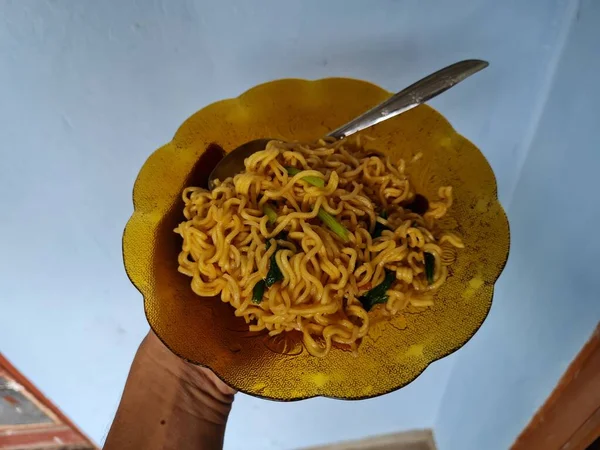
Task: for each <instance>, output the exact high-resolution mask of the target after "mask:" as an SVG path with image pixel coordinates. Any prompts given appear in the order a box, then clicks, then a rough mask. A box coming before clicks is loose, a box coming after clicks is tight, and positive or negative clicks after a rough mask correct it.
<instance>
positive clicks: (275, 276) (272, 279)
mask: <svg viewBox="0 0 600 450" xmlns="http://www.w3.org/2000/svg"><path fill="white" fill-rule="evenodd" d="M276 245H277V244H276ZM270 247H271V241H270V240H269V241H267V250H269V248H270ZM276 254H277V249H275V251H274V252H273V254H272V255H271V259H270V260H269V272H268V273H267V278H265V285H266V286H267V287H268V288H270V287H271V286H273V285H274V284H275V283H277V282H278V281H281V280H283V274H282V273H281V269H280V268H279V266H278V265H277V257H276V256H275V255H276Z"/></svg>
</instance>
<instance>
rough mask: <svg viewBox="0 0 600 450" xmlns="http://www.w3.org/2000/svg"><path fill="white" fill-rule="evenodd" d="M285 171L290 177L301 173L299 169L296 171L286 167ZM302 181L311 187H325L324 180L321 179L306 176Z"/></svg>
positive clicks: (293, 168)
mask: <svg viewBox="0 0 600 450" xmlns="http://www.w3.org/2000/svg"><path fill="white" fill-rule="evenodd" d="M285 170H287V173H288V174H289V175H291V176H294V175H298V174H299V173H300V172H302V171H301V170H300V169H297V168H295V167H286V168H285ZM302 179H303V180H304V181H306V182H307V183H308V184H312V185H313V186H317V187H320V188H322V187H325V180H324V179H323V178H319V177H313V176H308V177H302Z"/></svg>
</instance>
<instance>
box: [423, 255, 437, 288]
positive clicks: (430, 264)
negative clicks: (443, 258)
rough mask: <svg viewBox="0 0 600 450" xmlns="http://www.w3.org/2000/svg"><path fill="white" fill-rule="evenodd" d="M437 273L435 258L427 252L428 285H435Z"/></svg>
mask: <svg viewBox="0 0 600 450" xmlns="http://www.w3.org/2000/svg"><path fill="white" fill-rule="evenodd" d="M434 273H435V256H433V255H432V254H431V253H427V252H425V275H426V276H427V284H433V274H434Z"/></svg>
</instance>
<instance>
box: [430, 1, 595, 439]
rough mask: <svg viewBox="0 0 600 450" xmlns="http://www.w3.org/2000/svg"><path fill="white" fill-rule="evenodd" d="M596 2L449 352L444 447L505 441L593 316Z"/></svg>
mask: <svg viewBox="0 0 600 450" xmlns="http://www.w3.org/2000/svg"><path fill="white" fill-rule="evenodd" d="M598 24H600V3H599V2H597V1H594V0H583V1H582V2H581V4H580V5H579V8H578V10H577V11H576V14H575V17H574V21H573V24H572V27H571V32H570V34H569V36H568V39H567V42H566V45H565V47H564V50H563V52H562V55H561V58H560V60H559V64H558V67H557V71H556V74H555V77H554V81H553V83H552V86H551V90H550V92H549V96H548V100H547V103H546V105H545V108H544V112H543V114H542V116H541V120H540V122H539V126H538V128H537V132H536V133H535V137H534V139H533V143H532V146H531V149H530V151H529V154H528V155H527V159H526V162H525V165H524V167H523V170H522V171H521V173H520V176H519V181H518V183H517V185H516V189H515V193H514V197H513V201H512V203H511V205H510V207H509V209H508V213H509V218H510V223H511V231H512V245H511V254H510V258H509V264H508V266H507V267H506V270H505V273H504V274H503V275H502V277H501V279H500V282H499V283H498V285H497V286H498V289H497V294H496V297H495V299H494V304H493V306H492V310H491V313H490V315H489V317H488V319H487V321H486V322H485V324H484V326H483V327H482V328H481V330H480V331H479V332H478V333H477V335H476V336H475V337H474V338H473V339H472V340H471V341H470V342H469V344H468V345H467V346H465V347H464V348H463V349H462V350H461V351H460V352H458V353H457V354H456V357H455V361H454V366H453V370H452V372H451V375H450V380H449V383H448V386H447V388H446V392H445V395H444V397H443V400H442V404H441V406H440V410H439V413H438V417H437V421H436V429H435V432H436V438H437V441H438V444H439V447H440V449H441V450H455V449H456V450H479V449H486V450H496V449H498V450H504V449H507V448H508V447H509V446H510V444H511V443H512V442H513V441H514V439H515V438H516V436H517V435H518V434H519V432H520V431H521V430H522V429H523V428H524V427H525V426H526V424H527V423H528V422H529V420H530V419H531V417H532V415H533V414H534V413H535V411H536V410H537V408H539V406H541V404H542V403H543V402H544V400H545V399H546V397H547V396H548V395H549V394H550V392H551V391H552V389H553V388H554V386H555V385H556V383H557V381H558V379H559V378H560V376H561V375H562V373H563V372H564V371H565V369H566V368H567V366H568V364H569V363H570V362H571V360H572V359H573V358H574V357H575V355H576V354H577V352H578V351H579V350H580V349H581V347H582V346H583V344H584V343H585V342H586V340H587V339H588V338H589V337H590V336H591V334H592V331H593V330H594V327H595V326H596V324H597V323H598V321H599V320H600V269H599V267H600V266H599V264H598V256H599V255H600V237H599V236H600V235H599V231H598V230H599V229H598V227H599V224H600V199H599V193H600V189H599V188H598V182H599V178H600V177H599V170H600V120H599V117H600V114H599V113H598V105H600V84H599V83H598V73H600V46H599V44H600V28H598Z"/></svg>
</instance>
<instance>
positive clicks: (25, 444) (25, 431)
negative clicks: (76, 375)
mask: <svg viewBox="0 0 600 450" xmlns="http://www.w3.org/2000/svg"><path fill="white" fill-rule="evenodd" d="M0 374H2V375H3V376H5V377H7V378H8V379H11V380H14V381H15V382H16V383H18V384H19V385H20V386H21V387H22V388H23V390H24V394H26V395H27V397H28V398H30V399H31V400H32V401H33V402H34V403H35V404H36V405H37V406H38V407H39V408H40V409H41V410H42V411H43V412H45V413H46V414H47V416H48V417H50V419H51V422H50V423H48V422H45V423H39V424H37V423H30V424H23V425H6V426H2V423H0V450H4V449H7V450H8V449H10V450H12V449H19V450H25V449H48V450H50V449H75V448H77V449H86V450H87V449H89V450H93V449H96V448H97V447H96V446H95V445H94V444H93V443H92V442H91V441H90V440H89V438H88V437H87V436H85V435H84V434H83V433H82V432H81V430H79V428H77V426H76V425H75V424H74V423H73V422H71V420H69V418H68V417H67V416H65V415H64V414H63V413H62V412H61V411H60V409H58V408H57V407H56V406H55V405H54V404H53V403H52V402H51V401H50V400H49V399H48V398H46V396H44V394H42V393H41V392H40V390H39V389H37V388H36V387H35V386H34V385H33V383H31V382H30V381H29V380H28V379H27V378H25V376H23V374H21V373H20V372H19V371H18V370H17V369H16V367H14V366H13V365H12V364H11V363H10V362H9V361H8V360H7V359H6V358H5V357H4V356H3V355H2V354H1V353H0ZM9 397H10V396H9ZM0 401H6V402H8V403H9V404H11V405H13V404H14V402H15V401H16V400H14V399H12V398H8V399H7V398H0ZM13 406H17V405H13Z"/></svg>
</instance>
